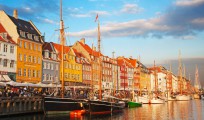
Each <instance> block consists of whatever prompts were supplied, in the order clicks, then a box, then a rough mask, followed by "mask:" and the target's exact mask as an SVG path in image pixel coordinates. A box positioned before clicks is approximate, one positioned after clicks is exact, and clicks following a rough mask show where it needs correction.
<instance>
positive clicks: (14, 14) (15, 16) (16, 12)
mask: <svg viewBox="0 0 204 120" xmlns="http://www.w3.org/2000/svg"><path fill="white" fill-rule="evenodd" d="M13 17H14V18H16V19H18V11H17V10H16V9H14V10H13Z"/></svg>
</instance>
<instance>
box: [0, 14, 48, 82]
mask: <svg viewBox="0 0 204 120" xmlns="http://www.w3.org/2000/svg"><path fill="white" fill-rule="evenodd" d="M0 21H1V24H2V25H3V27H4V28H5V30H6V31H7V32H8V34H9V35H10V36H11V38H12V39H13V40H14V41H15V42H16V43H17V44H18V46H17V53H16V56H17V57H16V56H15V58H17V70H16V72H17V75H16V81H17V82H32V83H38V82H40V81H41V79H42V78H41V76H42V75H41V74H42V44H43V42H44V38H43V36H42V35H41V33H40V31H39V30H38V29H37V27H36V26H35V25H34V24H33V22H32V21H25V20H22V19H19V18H18V13H17V10H14V14H13V16H10V15H7V14H6V13H5V12H4V11H0Z"/></svg>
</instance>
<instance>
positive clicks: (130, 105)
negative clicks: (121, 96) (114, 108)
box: [128, 101, 142, 108]
mask: <svg viewBox="0 0 204 120" xmlns="http://www.w3.org/2000/svg"><path fill="white" fill-rule="evenodd" d="M141 106H142V103H139V102H133V101H129V102H128V107H129V108H134V107H141Z"/></svg>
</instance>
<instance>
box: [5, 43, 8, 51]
mask: <svg viewBox="0 0 204 120" xmlns="http://www.w3.org/2000/svg"><path fill="white" fill-rule="evenodd" d="M7 47H8V45H7V44H4V52H7Z"/></svg>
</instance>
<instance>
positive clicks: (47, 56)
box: [45, 50, 49, 58]
mask: <svg viewBox="0 0 204 120" xmlns="http://www.w3.org/2000/svg"><path fill="white" fill-rule="evenodd" d="M45 58H49V51H48V50H45Z"/></svg>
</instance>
